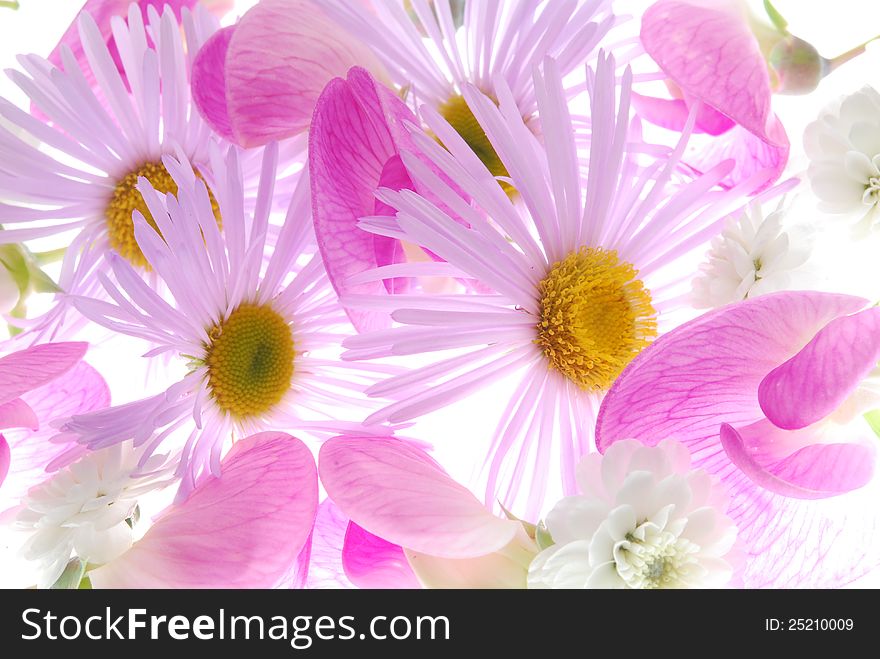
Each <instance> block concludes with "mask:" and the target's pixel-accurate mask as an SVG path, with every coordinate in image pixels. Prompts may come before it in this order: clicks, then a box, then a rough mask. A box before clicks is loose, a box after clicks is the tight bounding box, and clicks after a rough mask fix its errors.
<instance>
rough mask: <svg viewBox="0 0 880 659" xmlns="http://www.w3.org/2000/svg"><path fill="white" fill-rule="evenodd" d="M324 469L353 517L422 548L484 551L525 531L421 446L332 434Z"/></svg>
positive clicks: (446, 554)
mask: <svg viewBox="0 0 880 659" xmlns="http://www.w3.org/2000/svg"><path fill="white" fill-rule="evenodd" d="M319 471H320V473H321V482H322V483H323V484H324V487H325V488H326V489H327V493H328V494H329V495H330V497H331V498H332V499H333V500H334V501H335V502H336V504H337V505H338V506H339V507H340V508H341V509H342V511H343V512H344V513H345V514H347V515H348V516H349V517H350V518H351V519H352V521H354V522H355V523H357V524H358V525H359V526H362V527H363V528H365V529H366V530H368V531H369V532H370V533H373V534H375V535H378V536H379V537H380V538H384V539H385V540H387V541H388V542H391V543H394V544H397V545H400V546H401V547H406V548H408V549H412V550H413V551H416V552H419V553H425V554H430V555H432V556H436V557H441V558H472V557H474V556H482V555H485V554H490V553H492V552H494V551H497V550H498V549H501V548H502V547H504V546H505V545H507V544H508V543H509V542H510V541H511V540H512V539H513V537H514V536H515V534H516V533H517V530H518V529H519V528H520V525H519V524H518V523H517V522H512V521H510V520H505V519H501V518H498V517H495V515H493V514H492V513H491V512H489V510H487V509H486V507H485V506H483V504H482V503H480V501H479V500H477V498H476V497H475V496H474V495H473V494H472V493H471V492H470V491H469V490H468V489H467V488H465V487H464V486H462V485H460V484H458V483H456V482H455V481H454V480H453V479H452V478H451V477H450V476H449V475H448V474H447V473H446V472H445V471H443V469H442V468H441V467H440V466H439V465H438V464H437V463H436V462H434V461H433V460H432V459H431V458H430V457H429V456H428V455H427V454H426V453H425V452H424V451H422V450H421V449H419V448H416V447H415V446H413V445H412V444H410V443H408V442H404V441H401V440H398V439H390V438H387V437H336V438H334V439H331V440H329V441H327V442H325V444H324V445H323V446H322V447H321V454H320V459H319Z"/></svg>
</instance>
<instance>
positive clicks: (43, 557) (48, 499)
mask: <svg viewBox="0 0 880 659" xmlns="http://www.w3.org/2000/svg"><path fill="white" fill-rule="evenodd" d="M142 455H143V451H142V450H139V449H135V448H133V447H132V445H131V443H130V442H126V443H125V444H118V445H116V446H112V447H110V448H107V449H102V450H100V451H92V452H88V453H86V454H85V455H83V456H82V457H81V458H80V459H79V460H77V461H76V462H74V463H73V464H71V465H69V466H67V467H65V468H64V469H62V470H60V471H58V472H57V473H55V474H54V475H52V476H51V477H50V478H49V479H48V480H47V481H45V482H44V483H42V484H40V485H38V486H36V487H34V488H32V489H31V491H30V492H29V494H28V496H27V498H26V499H25V500H24V501H23V508H22V510H21V511H20V512H19V514H18V518H17V520H16V527H17V529H18V530H19V531H22V532H24V533H27V534H28V535H29V537H28V539H27V540H26V541H25V542H24V545H23V547H22V550H21V553H22V556H23V557H24V558H25V559H26V560H29V561H34V562H35V563H36V564H37V566H38V567H39V571H40V581H39V583H38V586H39V587H41V588H45V587H49V586H51V585H52V584H53V583H55V581H56V580H57V579H58V577H59V576H61V573H62V572H63V571H64V567H65V566H66V565H67V562H68V561H69V560H70V559H71V558H72V557H74V556H76V557H78V558H80V559H82V560H83V561H85V562H86V563H90V564H94V565H102V564H104V563H108V562H110V561H111V560H113V559H114V558H117V557H118V556H120V555H121V554H122V553H123V552H125V551H126V550H127V549H128V548H129V547H130V546H131V543H132V526H133V524H132V520H131V518H132V516H133V515H134V514H135V509H136V507H137V503H138V499H139V498H140V497H141V496H143V495H144V494H146V493H147V492H150V491H154V490H157V489H159V488H162V487H164V486H165V485H167V484H168V483H169V482H170V480H172V479H171V473H170V472H171V467H170V466H169V465H168V464H167V463H166V461H165V457H164V456H160V455H154V456H151V457H150V458H149V460H147V461H146V463H145V464H144V465H143V466H142V467H138V461H139V460H140V458H141V456H142Z"/></svg>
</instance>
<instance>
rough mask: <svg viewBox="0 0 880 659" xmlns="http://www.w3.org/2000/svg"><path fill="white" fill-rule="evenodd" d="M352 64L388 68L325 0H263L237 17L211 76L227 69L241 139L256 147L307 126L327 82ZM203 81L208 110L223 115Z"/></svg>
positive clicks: (231, 113) (235, 130) (232, 121)
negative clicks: (333, 15)
mask: <svg viewBox="0 0 880 659" xmlns="http://www.w3.org/2000/svg"><path fill="white" fill-rule="evenodd" d="M209 45H210V44H209ZM211 47H212V49H214V51H215V52H213V53H212V55H211V61H212V62H213V63H214V64H213V65H214V66H215V67H218V66H220V64H221V62H219V61H217V59H216V58H217V55H218V54H219V51H220V50H222V48H221V47H220V45H219V44H218V43H216V42H215V43H214V44H213V45H212V46H211ZM353 66H365V67H367V68H369V69H370V70H372V71H375V72H377V73H378V72H380V71H382V67H381V65H380V64H379V62H378V60H377V59H376V58H375V56H374V55H373V53H372V51H371V50H370V49H369V48H367V47H366V46H365V45H363V44H362V43H361V42H360V41H358V40H357V39H356V38H355V37H353V36H352V35H350V34H347V33H346V32H345V31H344V30H342V29H341V28H340V27H339V26H338V25H336V24H335V23H334V22H333V21H332V20H330V19H329V18H328V17H327V16H325V15H324V13H323V12H322V11H321V9H320V4H318V3H315V2H312V1H311V0H262V2H260V3H259V4H258V5H256V6H255V7H253V8H251V9H250V10H249V11H248V12H247V13H246V14H245V15H244V16H243V17H242V18H241V20H240V21H239V22H238V24H237V25H236V27H235V30H234V32H232V33H231V36H230V38H229V42H228V44H226V57H225V58H224V59H223V61H222V69H218V70H215V71H214V72H213V74H212V78H213V77H218V76H220V75H221V71H222V76H223V80H224V83H225V93H226V98H225V106H226V109H227V116H228V125H229V128H231V131H232V134H233V135H234V138H235V142H237V143H238V144H239V145H240V146H243V147H255V146H262V145H265V144H268V143H269V142H271V141H273V140H282V139H284V138H287V137H292V136H294V135H298V134H300V133H303V132H305V131H306V130H308V127H309V124H310V122H311V119H312V114H313V112H314V109H315V103H316V101H317V100H318V97H319V96H320V94H321V91H322V90H323V89H324V87H325V85H326V84H327V83H328V82H329V81H330V80H332V79H333V78H335V77H337V76H343V75H345V74H346V73H347V72H348V70H349V69H350V68H351V67H353ZM200 71H201V73H202V74H203V75H204V69H200ZM202 79H203V78H202ZM196 82H197V86H201V87H202V89H201V90H200V94H199V95H198V97H197V98H196V103H197V105H198V106H199V107H200V108H201V112H202V114H203V115H204V116H206V117H208V118H211V117H217V116H218V113H217V108H218V107H220V104H221V101H220V99H212V100H210V101H209V100H207V99H206V97H205V94H204V93H201V92H204V91H206V90H207V88H208V86H207V85H203V84H202V83H200V82H199V81H198V79H197V81H196ZM210 89H211V90H212V91H214V92H219V91H220V86H219V85H217V84H216V83H214V84H212V85H211V86H210ZM221 125H222V124H221Z"/></svg>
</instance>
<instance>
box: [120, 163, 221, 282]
mask: <svg viewBox="0 0 880 659" xmlns="http://www.w3.org/2000/svg"><path fill="white" fill-rule="evenodd" d="M196 176H198V177H199V178H202V175H201V174H200V173H199V172H198V171H196ZM140 177H144V178H145V179H147V180H148V181H149V182H150V185H152V186H153V188H154V189H155V190H156V192H160V193H162V194H169V193H171V194H173V195H176V194H177V184H176V183H175V182H174V179H173V178H171V174H169V173H168V170H167V169H165V165H163V164H162V163H161V162H159V163H156V162H148V163H146V164H145V165H142V166H141V167H139V168H138V169H136V170H134V171H131V172H129V173H128V174H126V175H125V176H123V177H122V178H121V179H120V180H119V182H118V183H117V184H116V188H115V189H114V190H113V196H112V197H111V199H110V203H109V204H107V210H106V211H105V212H104V215H105V218H106V220H107V235H108V237H109V239H110V247H111V248H113V250H114V251H115V252H117V253H118V254H119V255H120V256H123V257H125V258H126V259H127V260H128V262H129V263H131V264H132V265H133V266H135V267H138V268H143V269H144V270H149V269H150V265H149V263H147V259H146V258H144V253H143V252H142V251H141V248H140V246H139V245H138V243H137V240H136V239H135V237H134V222H133V221H132V219H131V214H132V213H133V212H134V211H140V212H141V214H142V215H143V216H144V219H145V220H146V221H147V223H148V224H149V225H150V226H151V227H153V229H155V230H156V231H157V232H159V227H158V226H157V225H156V221H155V220H154V219H153V216H152V215H151V214H150V211H149V209H148V208H147V204H146V202H145V201H144V198H143V195H141V193H140V192H139V191H138V189H137V182H138V179H139V178H140ZM208 197H209V198H210V200H211V207H212V208H213V209H214V217H215V218H217V225H218V226H221V225H222V223H221V220H220V206H219V205H218V204H217V200H216V199H214V195H213V193H212V192H211V190H210V189H209V190H208Z"/></svg>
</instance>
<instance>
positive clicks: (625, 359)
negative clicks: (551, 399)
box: [535, 247, 657, 391]
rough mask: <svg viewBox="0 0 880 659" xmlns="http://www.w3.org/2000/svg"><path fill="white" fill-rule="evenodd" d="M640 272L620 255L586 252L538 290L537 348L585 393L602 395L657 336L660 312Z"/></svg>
mask: <svg viewBox="0 0 880 659" xmlns="http://www.w3.org/2000/svg"><path fill="white" fill-rule="evenodd" d="M637 277H638V271H637V270H636V269H635V268H634V267H633V266H632V265H630V264H629V263H626V262H623V261H620V259H618V257H617V252H616V251H607V250H604V249H601V248H586V247H582V248H581V249H580V250H578V251H576V252H572V253H571V254H569V255H568V256H567V257H566V258H565V259H563V260H562V261H559V262H558V263H556V264H554V265H553V267H552V268H551V269H550V272H549V273H548V274H547V276H546V277H544V279H543V280H542V281H541V283H540V284H539V290H540V292H541V321H540V322H539V323H538V325H537V333H538V337H537V339H535V342H536V343H537V344H538V345H539V346H541V348H542V349H543V351H544V355H545V356H546V357H547V359H548V361H549V362H550V367H551V368H554V369H556V370H557V371H559V372H560V373H562V374H563V375H564V376H565V377H567V378H568V379H569V380H571V381H572V382H574V383H575V384H577V385H578V386H579V387H580V388H581V389H584V390H591V391H604V390H606V389H608V387H610V386H611V383H612V382H614V379H615V378H616V377H617V376H618V375H619V374H620V372H621V371H622V370H623V369H624V367H625V366H626V365H627V364H628V363H629V362H630V360H632V359H633V357H635V356H636V355H637V354H639V352H640V351H641V350H642V349H643V348H645V347H646V346H647V345H648V344H649V343H650V342H651V340H652V339H653V338H654V337H655V336H657V312H656V311H655V310H654V307H653V306H651V295H650V293H649V292H648V291H647V290H646V289H645V286H644V284H643V283H642V282H641V280H639V279H638V278H637Z"/></svg>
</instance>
